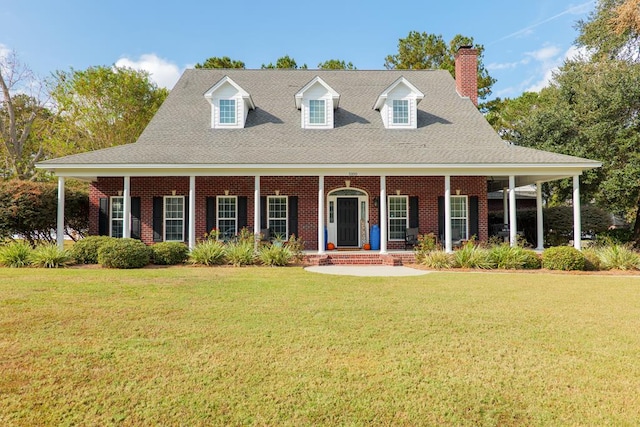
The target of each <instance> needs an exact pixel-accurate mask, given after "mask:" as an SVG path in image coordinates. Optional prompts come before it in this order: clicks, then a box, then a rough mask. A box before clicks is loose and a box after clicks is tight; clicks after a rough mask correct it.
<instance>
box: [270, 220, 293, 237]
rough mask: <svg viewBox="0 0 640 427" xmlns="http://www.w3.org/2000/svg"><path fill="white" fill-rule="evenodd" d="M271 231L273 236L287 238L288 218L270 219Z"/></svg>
mask: <svg viewBox="0 0 640 427" xmlns="http://www.w3.org/2000/svg"><path fill="white" fill-rule="evenodd" d="M269 231H270V232H271V235H272V236H274V237H275V236H279V237H282V238H284V239H286V238H287V237H288V236H287V220H286V219H270V220H269Z"/></svg>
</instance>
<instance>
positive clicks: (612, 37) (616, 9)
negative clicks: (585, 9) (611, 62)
mask: <svg viewBox="0 0 640 427" xmlns="http://www.w3.org/2000/svg"><path fill="white" fill-rule="evenodd" d="M577 28H578V30H579V31H580V35H579V36H578V38H577V40H576V43H577V45H578V46H582V47H585V48H587V49H588V50H589V51H590V52H592V54H593V57H594V59H595V60H604V59H615V58H617V59H621V60H631V61H639V60H640V0H599V2H598V5H597V7H596V9H595V10H593V11H592V12H591V13H590V14H589V17H588V19H587V20H580V21H578V24H577Z"/></svg>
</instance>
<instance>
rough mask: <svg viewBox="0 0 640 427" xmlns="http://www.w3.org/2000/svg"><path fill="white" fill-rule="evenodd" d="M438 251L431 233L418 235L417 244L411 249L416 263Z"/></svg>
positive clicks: (433, 235)
mask: <svg viewBox="0 0 640 427" xmlns="http://www.w3.org/2000/svg"><path fill="white" fill-rule="evenodd" d="M437 249H438V243H437V242H436V236H435V234H433V233H429V234H420V235H418V244H417V245H416V246H415V247H414V248H413V251H414V252H415V254H416V261H418V262H422V260H423V259H424V257H425V256H426V255H427V254H428V253H430V252H433V251H435V250H437Z"/></svg>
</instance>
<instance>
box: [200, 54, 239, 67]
mask: <svg viewBox="0 0 640 427" xmlns="http://www.w3.org/2000/svg"><path fill="white" fill-rule="evenodd" d="M194 68H244V62H242V61H236V60H234V59H231V58H229V57H228V56H223V57H218V56H212V57H211V58H207V59H206V60H205V61H204V62H203V63H202V64H199V63H198V64H196V65H195V67H194Z"/></svg>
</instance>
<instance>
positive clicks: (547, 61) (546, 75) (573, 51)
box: [526, 46, 590, 92]
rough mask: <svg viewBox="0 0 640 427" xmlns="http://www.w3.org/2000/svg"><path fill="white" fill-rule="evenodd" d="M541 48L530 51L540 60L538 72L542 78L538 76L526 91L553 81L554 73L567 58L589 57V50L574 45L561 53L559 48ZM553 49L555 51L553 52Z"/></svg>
mask: <svg viewBox="0 0 640 427" xmlns="http://www.w3.org/2000/svg"><path fill="white" fill-rule="evenodd" d="M546 49H547V48H542V49H540V50H538V51H536V52H531V56H532V57H534V58H536V59H538V60H540V61H541V62H542V64H541V66H540V68H539V69H540V74H542V78H540V79H539V80H538V81H537V82H536V83H534V84H532V85H531V86H529V87H528V88H527V89H526V91H528V92H539V91H540V90H542V89H544V88H545V87H547V86H549V84H550V83H551V82H552V81H553V77H554V74H556V73H557V72H558V70H559V67H560V66H561V65H562V64H564V63H565V61H568V60H578V59H583V58H588V57H589V55H590V54H589V51H588V50H587V49H585V48H582V47H580V48H578V47H576V46H571V47H570V48H569V49H567V51H566V52H565V53H564V54H563V55H558V53H559V52H560V50H559V49H557V48H555V49H549V50H546ZM554 50H555V53H554Z"/></svg>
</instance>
